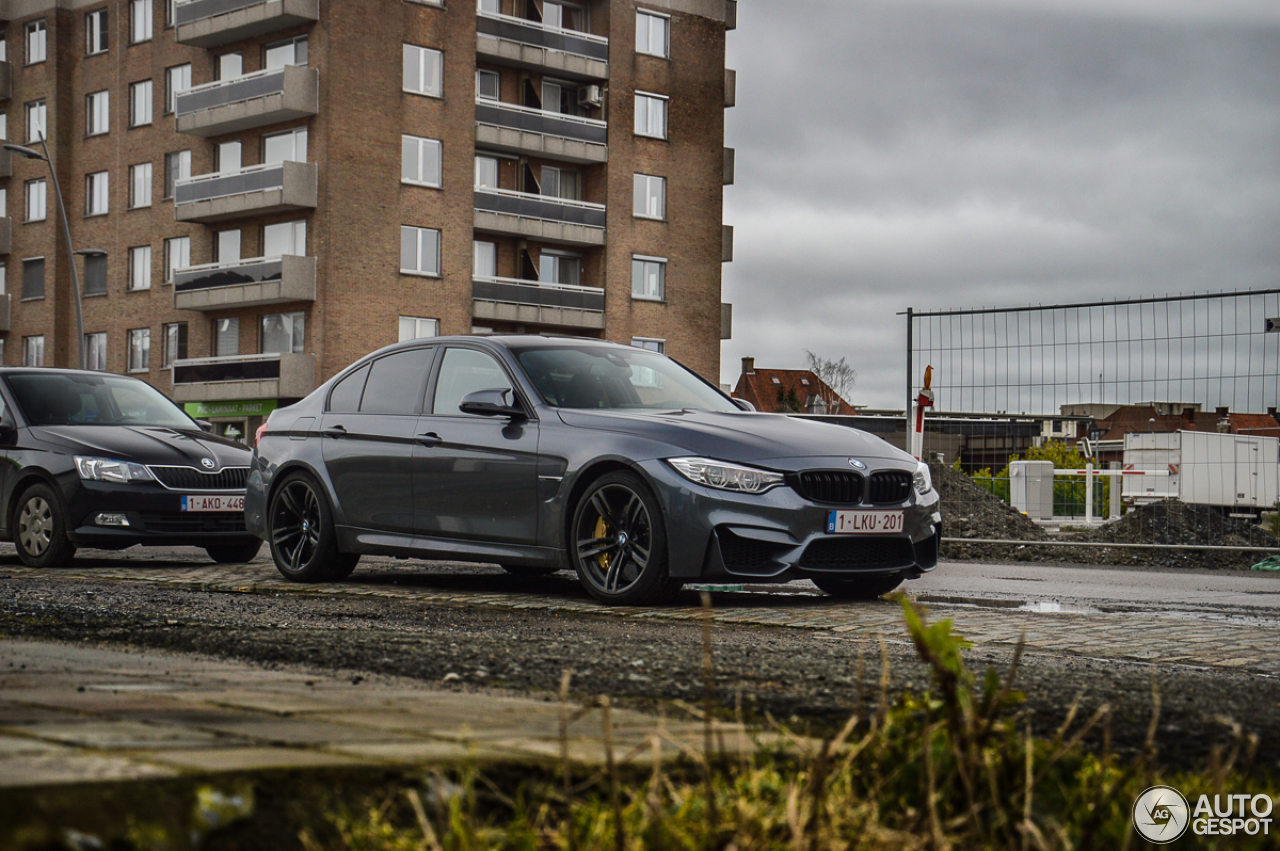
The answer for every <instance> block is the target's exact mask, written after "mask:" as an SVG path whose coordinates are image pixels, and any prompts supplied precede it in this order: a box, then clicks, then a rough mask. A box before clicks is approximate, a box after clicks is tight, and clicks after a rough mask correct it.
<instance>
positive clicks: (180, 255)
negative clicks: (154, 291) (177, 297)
mask: <svg viewBox="0 0 1280 851" xmlns="http://www.w3.org/2000/svg"><path fill="white" fill-rule="evenodd" d="M190 266H191V237H189V236H171V237H169V238H168V239H166V240H165V241H164V274H165V278H164V283H166V284H172V283H173V279H174V272H176V271H178V270H179V269H186V268H189V267H190Z"/></svg>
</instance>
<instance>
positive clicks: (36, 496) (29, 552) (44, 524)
mask: <svg viewBox="0 0 1280 851" xmlns="http://www.w3.org/2000/svg"><path fill="white" fill-rule="evenodd" d="M13 542H14V543H15V544H17V548H18V558H20V559H22V563H23V564H25V565H26V566H27V567H63V566H65V565H69V564H71V559H72V558H74V557H75V554H76V547H75V544H73V543H71V540H70V539H69V538H68V537H67V514H66V512H65V511H64V510H63V508H62V500H60V499H59V498H58V495H57V494H56V493H54V491H53V488H51V487H49V486H48V485H45V484H39V485H32V486H31V487H29V488H27V489H26V490H25V491H23V493H22V496H20V497H19V498H18V510H17V512H16V513H15V514H14V518H13Z"/></svg>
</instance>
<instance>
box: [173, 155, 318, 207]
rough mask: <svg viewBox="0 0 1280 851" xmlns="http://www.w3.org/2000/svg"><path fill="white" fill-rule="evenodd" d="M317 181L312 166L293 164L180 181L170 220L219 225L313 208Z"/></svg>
mask: <svg viewBox="0 0 1280 851" xmlns="http://www.w3.org/2000/svg"><path fill="white" fill-rule="evenodd" d="M319 180H320V170H319V167H318V166H317V165H316V164H315V163H298V162H292V161H287V162H282V163H269V164H266V165H255V166H249V167H248V168H242V169H240V170H239V171H231V172H225V173H218V174H202V175H200V176H198V177H191V178H188V179H186V180H179V181H178V183H177V185H176V186H175V187H174V197H173V218H174V220H175V221H179V222H218V221H222V220H224V219H234V218H239V217H243V216H261V215H266V214H268V213H284V212H289V211H291V210H307V209H314V208H315V206H316V203H317V197H318V191H319V190H318V187H319Z"/></svg>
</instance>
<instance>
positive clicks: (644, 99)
mask: <svg viewBox="0 0 1280 851" xmlns="http://www.w3.org/2000/svg"><path fill="white" fill-rule="evenodd" d="M636 135H637V136H652V137H653V138H655V139H665V138H667V99H666V98H665V97H663V96H662V95H645V94H640V93H638V92H637V93H636Z"/></svg>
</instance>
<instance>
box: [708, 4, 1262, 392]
mask: <svg viewBox="0 0 1280 851" xmlns="http://www.w3.org/2000/svg"><path fill="white" fill-rule="evenodd" d="M738 11H739V16H738V29H737V30H736V31H733V32H731V33H729V59H728V65H729V67H731V68H735V69H736V70H737V72H738V101H737V102H738V105H737V106H736V107H734V108H733V109H730V110H728V111H727V121H728V126H727V131H726V136H727V139H726V144H728V145H730V146H732V147H735V148H737V174H736V179H737V183H736V185H734V186H730V187H727V188H726V189H725V222H726V223H727V224H732V225H733V226H734V227H735V231H736V239H735V258H734V262H733V263H729V264H726V265H725V267H724V270H725V274H724V300H725V301H729V302H732V303H733V305H734V329H733V339H732V340H729V341H726V342H725V343H724V345H723V371H722V380H723V381H725V382H728V383H734V382H736V381H737V378H738V374H739V371H740V366H741V363H740V359H741V358H742V357H743V356H747V355H750V356H754V357H755V358H756V361H757V363H758V364H759V365H760V366H769V367H801V366H803V365H804V350H805V349H806V348H808V349H811V350H813V351H814V352H815V353H817V354H819V355H821V356H823V357H829V358H839V357H846V358H848V360H849V362H850V363H851V364H852V365H853V366H854V367H855V368H856V369H857V370H858V380H857V384H856V386H855V389H854V391H853V393H852V394H851V398H850V401H851V402H854V403H855V404H858V405H867V404H870V405H875V406H897V407H901V405H902V403H903V397H904V396H905V387H904V384H905V379H906V376H905V372H904V363H903V350H904V346H905V340H906V330H905V322H904V318H903V317H900V316H896V315H895V314H897V313H898V312H900V311H903V310H905V309H906V308H907V307H913V308H915V309H916V310H939V309H945V308H966V307H982V306H987V307H991V306H1002V307H1003V306H1019V305H1026V304H1050V303H1064V302H1073V301H1081V300H1090V299H1095V298H1113V297H1134V296H1151V295H1165V294H1179V293H1192V292H1205V291H1208V290H1214V291H1217V290H1237V289H1253V288H1259V287H1264V286H1270V287H1274V286H1277V285H1280V2H1277V0H787V2H777V1H776V0H742V2H740V3H739V7H738Z"/></svg>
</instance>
